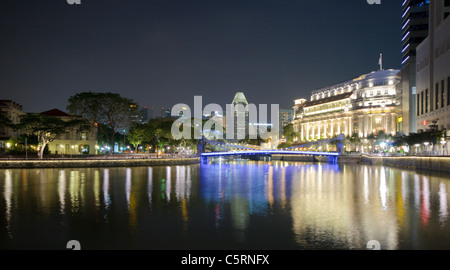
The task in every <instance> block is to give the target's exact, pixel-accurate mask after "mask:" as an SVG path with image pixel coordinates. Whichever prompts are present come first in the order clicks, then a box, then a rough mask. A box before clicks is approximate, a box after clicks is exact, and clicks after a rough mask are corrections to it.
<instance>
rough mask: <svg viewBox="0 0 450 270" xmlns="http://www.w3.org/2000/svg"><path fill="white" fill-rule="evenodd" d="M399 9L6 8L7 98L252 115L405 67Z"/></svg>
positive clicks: (215, 0)
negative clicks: (195, 107) (238, 109)
mask: <svg viewBox="0 0 450 270" xmlns="http://www.w3.org/2000/svg"><path fill="white" fill-rule="evenodd" d="M401 2H402V1H400V0H399V1H394V0H389V1H388V0H382V4H381V5H369V4H368V3H367V1H366V0H315V1H304V0H139V1H138V0H81V5H69V4H67V1H66V0H1V1H0V38H1V42H0V88H1V94H0V99H11V100H14V101H16V102H17V103H19V104H21V105H23V107H24V111H26V112H41V111H45V110H49V109H53V108H59V109H61V110H65V108H66V105H67V100H68V98H69V97H70V96H71V95H74V94H76V93H79V92H84V91H93V92H114V93H120V94H121V95H122V96H125V97H128V98H131V99H133V100H135V101H136V102H138V104H139V105H141V106H149V107H150V106H154V107H155V108H156V107H161V106H164V107H171V106H173V105H175V104H177V103H187V104H189V105H192V103H193V100H194V95H201V96H203V104H204V105H206V104H207V103H213V102H214V103H219V104H220V105H222V106H225V104H227V103H231V101H232V99H233V97H234V94H235V93H236V92H237V91H242V92H244V93H245V95H246V97H247V99H248V101H249V102H250V103H255V104H280V107H282V108H291V107H292V105H293V100H294V99H297V98H309V96H310V93H311V91H313V90H314V89H317V88H320V87H323V86H325V85H329V84H334V83H338V82H341V81H345V80H348V79H352V78H354V77H356V76H358V75H361V74H364V73H369V72H371V71H373V70H377V69H378V68H379V67H378V59H379V54H380V53H383V59H384V62H383V67H384V68H385V69H388V68H394V69H399V68H401V44H400V37H401V32H400V29H401Z"/></svg>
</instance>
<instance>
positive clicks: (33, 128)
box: [16, 114, 89, 158]
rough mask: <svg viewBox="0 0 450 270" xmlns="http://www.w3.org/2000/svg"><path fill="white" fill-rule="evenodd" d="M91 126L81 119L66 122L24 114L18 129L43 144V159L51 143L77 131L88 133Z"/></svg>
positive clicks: (41, 154)
mask: <svg viewBox="0 0 450 270" xmlns="http://www.w3.org/2000/svg"><path fill="white" fill-rule="evenodd" d="M88 127H89V125H88V124H87V123H86V121H84V120H81V119H73V120H68V121H65V120H63V119H61V118H58V117H54V116H48V115H44V114H24V115H22V116H21V117H20V123H19V124H18V125H16V129H18V130H20V131H21V132H22V133H23V134H25V135H28V136H30V135H34V136H36V137H37V138H38V142H39V143H40V144H41V152H40V155H39V156H40V158H43V154H44V149H45V147H46V145H47V144H48V143H49V142H52V141H54V140H55V139H58V138H59V137H60V136H61V135H63V134H65V133H66V132H68V131H69V129H75V130H76V131H77V132H83V131H86V130H87V128H88Z"/></svg>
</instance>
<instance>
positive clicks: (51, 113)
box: [40, 109, 70, 117]
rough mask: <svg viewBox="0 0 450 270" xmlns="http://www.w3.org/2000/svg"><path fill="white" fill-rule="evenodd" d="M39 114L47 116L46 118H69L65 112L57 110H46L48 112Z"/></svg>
mask: <svg viewBox="0 0 450 270" xmlns="http://www.w3.org/2000/svg"><path fill="white" fill-rule="evenodd" d="M40 114H45V115H48V116H66V117H67V116H70V114H68V113H65V112H63V111H61V110H58V109H52V110H48V111H45V112H41V113H40Z"/></svg>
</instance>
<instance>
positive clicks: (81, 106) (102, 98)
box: [67, 92, 138, 145]
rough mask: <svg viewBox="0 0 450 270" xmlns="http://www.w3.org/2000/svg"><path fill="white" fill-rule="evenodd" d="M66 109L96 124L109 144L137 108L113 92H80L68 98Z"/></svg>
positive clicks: (130, 120)
mask: <svg viewBox="0 0 450 270" xmlns="http://www.w3.org/2000/svg"><path fill="white" fill-rule="evenodd" d="M68 102H69V105H68V106H67V109H68V110H69V112H70V113H71V114H74V115H80V116H81V117H83V118H84V119H87V120H88V121H90V123H91V124H92V125H95V126H98V128H99V131H100V132H101V133H102V134H103V135H104V136H105V137H106V139H107V141H108V143H109V144H110V145H114V137H115V135H116V133H117V132H118V130H119V128H121V127H126V126H129V125H130V124H131V123H132V117H133V116H134V115H136V112H137V110H138V106H137V104H136V103H135V102H134V101H133V100H131V99H128V98H124V97H121V96H120V95H119V94H114V93H109V92H108V93H94V92H82V93H78V94H76V95H74V96H71V97H70V98H69V101H68Z"/></svg>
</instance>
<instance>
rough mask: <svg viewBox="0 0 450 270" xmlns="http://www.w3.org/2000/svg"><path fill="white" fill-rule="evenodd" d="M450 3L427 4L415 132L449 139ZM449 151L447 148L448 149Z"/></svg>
mask: <svg viewBox="0 0 450 270" xmlns="http://www.w3.org/2000/svg"><path fill="white" fill-rule="evenodd" d="M449 14H450V1H448V0H447V1H432V2H430V23H429V27H430V29H429V35H428V37H427V38H426V39H425V40H424V41H423V42H422V43H421V44H420V45H419V46H417V68H416V70H417V74H416V78H417V101H416V104H415V106H416V111H417V113H416V116H417V121H416V128H417V130H418V131H419V130H427V129H430V128H432V126H431V125H433V126H434V128H436V129H438V130H443V129H446V130H447V136H449V135H450V132H449V130H450V116H449V112H450V64H449V63H450V18H449V17H448V15H449ZM447 147H448V146H447Z"/></svg>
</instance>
